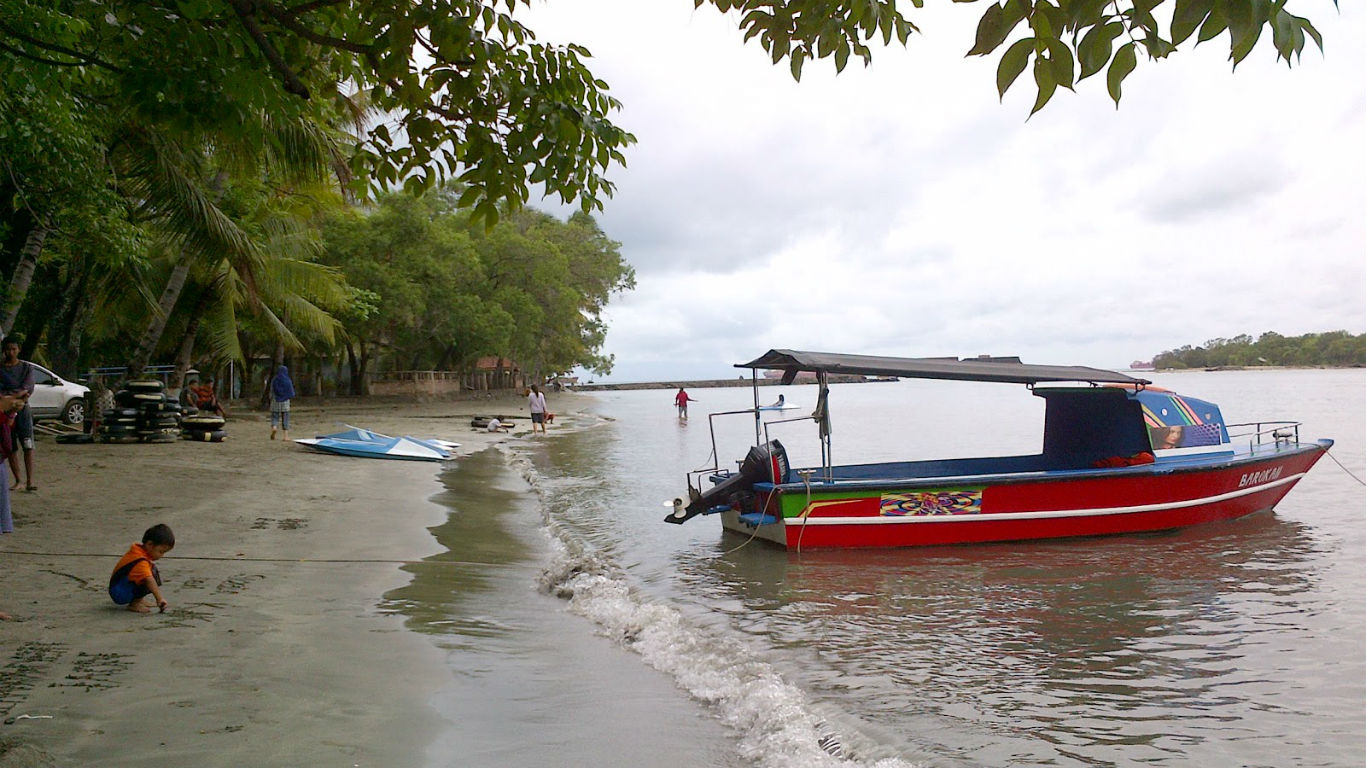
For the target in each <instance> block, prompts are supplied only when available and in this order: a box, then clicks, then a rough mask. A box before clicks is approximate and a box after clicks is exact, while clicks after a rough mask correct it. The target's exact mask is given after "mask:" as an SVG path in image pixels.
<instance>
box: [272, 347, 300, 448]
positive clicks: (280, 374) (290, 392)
mask: <svg viewBox="0 0 1366 768" xmlns="http://www.w3.org/2000/svg"><path fill="white" fill-rule="evenodd" d="M293 399H294V382H293V381H290V379H289V369H288V368H286V367H285V366H283V365H282V366H280V368H279V370H277V371H276V372H275V375H274V376H273V377H271V379H270V439H271V440H274V439H275V428H276V426H277V425H278V426H279V428H280V431H281V432H282V433H283V434H282V435H281V439H283V440H288V439H289V401H290V400H293Z"/></svg>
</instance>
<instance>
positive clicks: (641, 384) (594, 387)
mask: <svg viewBox="0 0 1366 768" xmlns="http://www.w3.org/2000/svg"><path fill="white" fill-rule="evenodd" d="M1362 367H1366V366H1360V365H1216V366H1209V367H1207V368H1116V369H1114V370H1116V371H1121V372H1123V373H1133V374H1139V375H1142V374H1148V373H1214V372H1219V371H1321V370H1322V371H1339V370H1341V371H1348V370H1353V369H1358V368H1362ZM883 381H895V379H877V378H872V377H868V376H849V375H840V376H831V377H830V382H831V383H832V384H864V383H867V384H874V383H880V382H883ZM751 383H753V379H750V378H748V377H745V376H739V377H736V378H734V379H672V380H668V381H630V382H621V383H602V384H596V383H593V384H574V385H571V386H569V387H568V389H569V390H570V391H573V392H612V391H618V390H633V389H678V388H679V387H683V388H684V389H711V388H716V387H748V386H749V385H750V384H751ZM814 383H815V382H814V381H813V380H805V379H804V380H799V381H795V382H793V384H814ZM781 385H782V380H781V379H759V386H761V387H776V386H781Z"/></svg>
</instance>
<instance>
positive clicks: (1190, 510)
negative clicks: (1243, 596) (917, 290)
mask: <svg viewBox="0 0 1366 768" xmlns="http://www.w3.org/2000/svg"><path fill="white" fill-rule="evenodd" d="M736 367H737V368H748V369H750V370H751V372H752V377H753V380H754V386H755V404H756V406H755V408H754V409H752V410H746V411H731V412H727V413H724V414H713V421H712V423H713V432H712V444H713V457H715V456H716V453H715V421H714V419H715V417H717V416H723V415H735V414H751V413H752V414H753V416H754V423H755V443H756V445H755V446H754V447H752V448H751V449H750V450H749V453H748V454H747V455H746V456H745V458H744V460H743V461H742V462H741V463H740V466H739V468H738V469H737V470H733V471H732V470H723V469H720V468H719V467H709V468H707V469H702V470H697V471H695V472H692V473H689V476H688V490H689V494H688V500H687V501H686V502H685V501H684V500H683V499H681V498H680V499H675V500H674V502H673V505H672V506H673V510H672V511H671V512H670V513H669V515H668V516H667V517H666V518H665V520H666V521H667V522H670V523H683V522H686V521H687V520H689V519H691V518H693V517H696V516H699V515H717V516H719V517H720V518H721V523H722V525H723V526H724V527H725V528H727V529H729V530H733V531H737V532H739V533H742V534H745V535H747V536H754V537H757V538H762V539H766V540H768V541H772V542H775V543H777V544H780V545H782V546H785V547H787V548H789V549H803V548H806V549H811V548H842V547H912V546H927V545H940V544H965V543H977V542H992V541H1016V540H1025V539H1052V538H1065V537H1071V536H1098V535H1106V534H1121V533H1137V532H1144V531H1160V530H1167V529H1173V528H1183V527H1186V526H1191V525H1198V524H1201V523H1208V522H1213V521H1216V520H1232V519H1235V518H1239V517H1243V516H1244V515H1250V514H1252V513H1254V512H1260V511H1263V510H1269V509H1271V508H1272V507H1274V506H1275V505H1276V504H1277V503H1278V502H1279V501H1280V500H1281V499H1282V498H1283V497H1284V496H1285V495H1286V494H1287V493H1288V492H1289V491H1290V489H1291V488H1292V487H1294V485H1295V483H1296V482H1298V481H1299V479H1300V478H1301V477H1304V475H1305V473H1307V472H1308V471H1309V469H1310V467H1312V466H1314V463H1315V462H1316V461H1318V460H1319V458H1320V457H1321V456H1323V454H1324V453H1325V452H1326V451H1327V450H1328V449H1329V448H1330V447H1332V445H1333V441H1332V440H1317V441H1314V442H1301V441H1300V436H1299V424H1298V423H1297V422H1262V423H1255V424H1225V423H1224V419H1223V415H1222V414H1221V413H1220V411H1219V408H1218V406H1216V405H1215V404H1213V403H1209V402H1206V401H1203V400H1197V399H1195V398H1190V397H1182V396H1181V395H1178V394H1176V393H1174V392H1170V391H1167V390H1163V389H1158V388H1156V387H1153V386H1151V382H1149V381H1148V380H1146V379H1138V378H1134V377H1131V376H1127V375H1125V374H1122V373H1117V372H1113V371H1105V370H1100V369H1096V368H1087V367H1078V366H1052V365H1026V364H1024V363H1021V362H1020V361H1019V359H1018V358H969V359H963V360H959V359H957V358H896V357H879V356H869V355H845V354H832V353H824V352H799V351H793V350H786V349H775V350H770V351H769V352H768V353H767V354H764V355H762V356H760V357H759V358H758V359H755V360H752V361H750V362H748V363H741V364H739V365H737V366H736ZM775 370H776V371H781V372H782V374H783V380H784V381H785V382H787V383H790V382H792V381H793V380H795V379H796V377H797V375H798V374H799V373H803V372H809V373H814V374H815V375H816V381H817V383H818V385H819V394H818V399H817V404H816V408H815V410H814V411H813V412H812V413H811V415H810V416H809V417H803V418H810V419H812V420H813V421H815V422H816V425H817V434H818V436H819V440H820V443H821V446H820V447H821V457H822V459H821V464H820V465H819V466H813V467H807V468H795V467H791V466H789V463H788V457H787V452H786V450H785V449H784V448H783V445H782V443H781V442H779V441H778V440H776V439H768V435H767V430H768V426H767V424H765V423H763V422H762V420H761V418H760V410H761V409H760V407H759V406H758V383H759V371H775ZM841 374H853V375H862V376H870V377H891V376H895V377H900V378H921V379H949V380H957V381H974V382H998V383H1006V384H1023V385H1025V386H1026V387H1027V388H1028V389H1029V390H1030V391H1032V392H1033V394H1034V395H1035V396H1037V397H1042V398H1043V399H1044V400H1045V401H1046V408H1045V417H1044V437H1043V450H1042V451H1041V452H1040V453H1038V454H1034V455H1027V456H995V457H987V458H962V459H937V460H930V461H903V462H884V463H876V464H845V465H837V464H834V463H832V461H831V459H830V457H831V450H830V448H831V445H830V433H831V430H830V409H829V398H830V388H829V381H830V378H831V377H832V376H837V375H841ZM706 481H710V487H704V485H705V483H706Z"/></svg>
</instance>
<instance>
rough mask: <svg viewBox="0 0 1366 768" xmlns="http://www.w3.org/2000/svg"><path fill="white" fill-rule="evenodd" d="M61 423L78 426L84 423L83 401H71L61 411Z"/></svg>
mask: <svg viewBox="0 0 1366 768" xmlns="http://www.w3.org/2000/svg"><path fill="white" fill-rule="evenodd" d="M62 421H64V422H66V423H67V424H80V423H82V422H84V421H85V401H84V400H72V401H70V402H68V403H67V404H66V407H65V408H63V409H62Z"/></svg>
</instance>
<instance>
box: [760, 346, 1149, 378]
mask: <svg viewBox="0 0 1366 768" xmlns="http://www.w3.org/2000/svg"><path fill="white" fill-rule="evenodd" d="M735 367H736V368H750V369H753V370H769V371H783V372H784V376H783V379H784V381H785V382H787V383H790V382H791V380H793V379H794V378H795V377H796V375H797V374H798V373H799V372H803V371H809V372H812V373H816V374H821V373H829V374H852V375H863V376H897V377H903V378H912V379H949V380H953V381H984V382H999V383H1004V384H1028V385H1030V386H1033V385H1035V384H1038V383H1040V382H1063V381H1073V382H1089V383H1091V384H1128V385H1132V386H1143V385H1146V384H1151V383H1152V382H1150V381H1148V380H1147V379H1137V378H1134V377H1132V376H1128V375H1125V374H1122V373H1117V372H1115V371H1106V370H1102V369H1100V368H1089V367H1086V366H1076V365H1026V364H1024V363H1022V362H1020V359H1019V358H1018V357H979V358H965V359H962V360H960V359H958V358H956V357H882V356H878V355H846V354H840V353H836V352H802V351H798V350H792V349H770V350H769V351H768V352H766V353H764V354H762V355H760V356H759V357H758V358H756V359H754V360H751V361H749V362H748V363H737V364H736V365H735Z"/></svg>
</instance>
